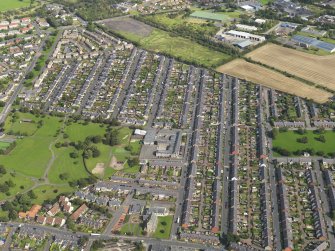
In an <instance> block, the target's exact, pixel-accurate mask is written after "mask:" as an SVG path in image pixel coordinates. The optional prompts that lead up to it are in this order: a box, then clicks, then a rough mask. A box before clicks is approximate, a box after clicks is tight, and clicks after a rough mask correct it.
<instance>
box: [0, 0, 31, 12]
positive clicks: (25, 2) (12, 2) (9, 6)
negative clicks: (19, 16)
mask: <svg viewBox="0 0 335 251" xmlns="http://www.w3.org/2000/svg"><path fill="white" fill-rule="evenodd" d="M29 5H30V0H1V1H0V12H1V11H8V10H13V9H19V8H23V7H28V6H29Z"/></svg>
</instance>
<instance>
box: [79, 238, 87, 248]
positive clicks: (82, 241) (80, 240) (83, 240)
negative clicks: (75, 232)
mask: <svg viewBox="0 0 335 251" xmlns="http://www.w3.org/2000/svg"><path fill="white" fill-rule="evenodd" d="M86 242H88V237H87V236H84V237H81V238H79V240H78V245H79V246H81V247H82V246H84V245H85V243H86Z"/></svg>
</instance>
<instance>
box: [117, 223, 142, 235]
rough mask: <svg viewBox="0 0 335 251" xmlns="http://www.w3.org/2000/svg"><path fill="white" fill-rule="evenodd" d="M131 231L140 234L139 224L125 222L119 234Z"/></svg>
mask: <svg viewBox="0 0 335 251" xmlns="http://www.w3.org/2000/svg"><path fill="white" fill-rule="evenodd" d="M127 233H131V234H132V235H136V236H140V235H142V229H141V227H140V224H134V223H126V224H124V225H123V226H122V228H121V229H120V234H123V235H125V234H127Z"/></svg>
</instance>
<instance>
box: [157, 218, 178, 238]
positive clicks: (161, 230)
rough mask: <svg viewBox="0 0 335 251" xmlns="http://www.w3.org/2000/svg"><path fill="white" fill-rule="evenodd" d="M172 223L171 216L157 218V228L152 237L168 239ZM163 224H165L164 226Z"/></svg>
mask: <svg viewBox="0 0 335 251" xmlns="http://www.w3.org/2000/svg"><path fill="white" fill-rule="evenodd" d="M172 221H173V215H168V216H161V217H158V223H157V228H156V231H155V233H154V234H153V237H155V238H159V239H169V237H170V232H171V226H172ZM163 222H164V223H165V225H164V223H163Z"/></svg>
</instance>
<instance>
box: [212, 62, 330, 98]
mask: <svg viewBox="0 0 335 251" xmlns="http://www.w3.org/2000/svg"><path fill="white" fill-rule="evenodd" d="M334 69H335V68H334ZM217 71H218V72H222V73H225V74H228V75H231V76H234V77H237V78H240V79H244V80H247V81H250V82H252V83H255V84H260V85H264V86H267V87H269V88H273V89H276V90H279V91H282V92H287V93H290V94H293V95H296V96H299V97H302V98H309V99H312V100H314V101H315V102H318V103H325V102H327V101H328V99H329V98H330V97H332V94H331V93H329V92H326V91H324V90H321V89H318V88H316V87H313V86H310V85H307V84H305V83H303V82H300V81H298V80H296V79H294V78H289V77H286V76H284V75H283V74H280V73H278V72H276V71H272V70H269V69H267V68H265V67H262V66H260V65H257V64H252V63H249V62H247V61H245V60H243V59H236V60H233V61H231V62H229V63H227V64H224V65H222V66H220V67H218V68H217Z"/></svg>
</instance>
